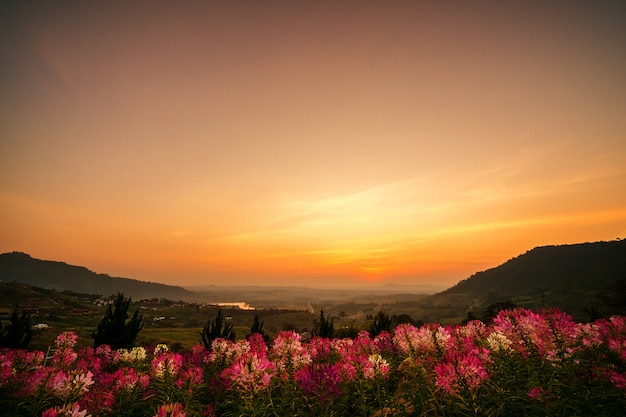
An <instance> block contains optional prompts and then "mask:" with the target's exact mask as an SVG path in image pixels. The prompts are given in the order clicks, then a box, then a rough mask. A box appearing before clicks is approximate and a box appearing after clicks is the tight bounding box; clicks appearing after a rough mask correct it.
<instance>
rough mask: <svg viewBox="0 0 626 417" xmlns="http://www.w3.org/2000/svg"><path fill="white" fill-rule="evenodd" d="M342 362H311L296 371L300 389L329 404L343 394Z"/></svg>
mask: <svg viewBox="0 0 626 417" xmlns="http://www.w3.org/2000/svg"><path fill="white" fill-rule="evenodd" d="M340 368H341V365H340V364H315V363H314V364H310V365H308V366H306V367H304V368H302V369H300V370H299V371H297V372H296V373H295V380H296V381H297V382H298V385H299V386H300V389H301V390H302V391H303V392H304V393H305V394H307V395H311V396H314V397H315V398H316V400H317V401H319V402H321V403H324V404H327V403H329V402H331V401H332V400H333V399H335V398H336V397H338V396H339V394H341V390H340V389H339V385H340V384H341V375H340Z"/></svg>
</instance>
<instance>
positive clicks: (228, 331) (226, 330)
mask: <svg viewBox="0 0 626 417" xmlns="http://www.w3.org/2000/svg"><path fill="white" fill-rule="evenodd" d="M201 336H202V344H204V347H205V348H207V349H211V344H212V343H213V341H214V340H215V339H218V338H222V339H226V340H232V341H234V340H235V331H234V330H233V325H232V324H231V323H226V322H225V321H224V315H223V314H222V310H217V317H215V321H213V320H211V319H209V320H208V321H207V322H206V324H205V325H204V328H203V329H202V333H201Z"/></svg>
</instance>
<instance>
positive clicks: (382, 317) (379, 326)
mask: <svg viewBox="0 0 626 417" xmlns="http://www.w3.org/2000/svg"><path fill="white" fill-rule="evenodd" d="M383 331H387V332H389V331H391V318H389V315H388V314H386V313H385V312H384V311H383V310H380V311H379V312H378V314H376V317H374V322H373V323H372V325H371V326H370V336H372V337H374V336H378V335H379V334H380V333H382V332H383Z"/></svg>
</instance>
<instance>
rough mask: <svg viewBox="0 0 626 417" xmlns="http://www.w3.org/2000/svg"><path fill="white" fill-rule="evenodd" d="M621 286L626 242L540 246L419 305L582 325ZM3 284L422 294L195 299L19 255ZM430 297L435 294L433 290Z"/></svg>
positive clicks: (3, 270)
mask: <svg viewBox="0 0 626 417" xmlns="http://www.w3.org/2000/svg"><path fill="white" fill-rule="evenodd" d="M620 280H623V281H624V282H626V240H615V241H610V242H594V243H581V244H575V245H560V246H542V247H537V248H534V249H532V250H530V251H528V252H526V253H525V254H523V255H520V256H518V257H516V258H513V259H511V260H509V261H507V262H505V263H504V264H502V265H500V266H498V267H496V268H493V269H489V270H486V271H481V272H477V273H475V274H474V275H472V276H470V277H469V278H467V279H464V280H462V281H460V282H459V283H458V284H456V285H455V286H453V287H451V288H449V289H447V290H445V291H441V292H438V293H436V294H434V295H430V296H428V297H427V298H421V300H422V301H420V303H422V302H426V303H427V304H428V305H429V306H430V307H429V308H434V309H436V310H445V309H447V310H449V311H457V312H458V311H466V312H467V311H473V312H481V311H483V310H484V309H485V307H486V306H488V305H489V304H491V303H497V302H503V301H512V302H514V303H516V304H518V305H520V306H523V307H528V308H539V307H559V308H561V309H563V310H564V311H567V312H568V313H570V314H573V315H574V317H575V318H576V319H580V320H584V319H585V318H586V317H585V314H586V313H585V311H586V309H588V308H589V307H590V306H592V305H593V304H594V303H596V304H597V303H598V297H597V294H598V293H601V292H603V291H604V292H606V291H608V289H609V287H610V286H611V285H612V284H615V283H616V282H618V281H620ZM0 281H4V282H12V281H16V282H19V283H23V284H28V285H33V286H37V287H42V288H46V289H55V290H58V291H64V290H71V291H74V292H80V293H87V294H101V295H103V296H109V295H111V294H114V293H116V292H118V291H120V292H123V293H124V295H126V296H130V297H133V299H135V300H138V299H144V298H167V299H170V300H174V301H177V300H183V301H209V302H224V301H239V302H248V303H250V304H252V305H256V306H257V307H267V308H273V307H276V305H277V304H276V303H277V302H280V301H282V302H284V301H285V300H291V301H292V302H297V303H298V304H299V305H307V303H311V302H313V303H314V302H320V301H323V300H324V299H325V300H328V301H329V302H339V300H340V299H343V300H346V299H348V298H350V299H351V300H352V301H356V302H358V301H359V300H361V301H362V302H365V300H369V299H370V298H371V296H369V295H367V293H369V294H375V293H376V291H378V292H379V293H380V294H381V295H382V294H396V295H397V296H398V297H396V298H398V300H399V299H401V298H402V297H401V295H402V294H406V297H411V294H416V293H417V292H416V290H417V288H418V287H411V286H403V285H397V286H396V285H391V284H390V285H387V286H381V287H380V289H379V290H377V289H370V290H367V291H366V290H357V289H355V290H349V289H343V290H332V291H331V290H322V289H311V288H298V287H284V288H283V287H280V288H275V287H272V288H269V287H218V286H204V287H194V288H192V289H193V290H194V291H190V290H188V289H185V288H182V287H178V286H172V285H165V284H159V283H154V282H145V281H138V280H134V279H128V278H115V277H110V276H108V275H106V274H97V273H95V272H92V271H90V270H88V269H87V268H84V267H80V266H72V265H68V264H66V263H63V262H54V261H43V260H39V259H34V258H32V257H31V256H29V255H27V254H25V253H21V252H12V253H5V254H1V255H0ZM429 289H430V290H431V291H432V289H433V288H429ZM421 290H422V291H423V292H422V294H425V293H428V292H429V291H427V289H426V288H421ZM355 297H356V298H355ZM406 297H405V298H406ZM405 298H402V299H403V300H404V299H405ZM411 299H415V298H411ZM405 302H409V301H408V300H406V301H405ZM442 314H443V313H442ZM451 314H453V315H454V314H457V313H454V312H453V313H451Z"/></svg>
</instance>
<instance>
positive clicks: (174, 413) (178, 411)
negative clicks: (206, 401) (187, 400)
mask: <svg viewBox="0 0 626 417" xmlns="http://www.w3.org/2000/svg"><path fill="white" fill-rule="evenodd" d="M186 416H187V413H185V412H184V411H183V405H182V404H181V403H171V404H163V405H160V406H159V408H158V410H157V413H156V414H155V415H154V417H186Z"/></svg>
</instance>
